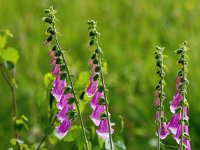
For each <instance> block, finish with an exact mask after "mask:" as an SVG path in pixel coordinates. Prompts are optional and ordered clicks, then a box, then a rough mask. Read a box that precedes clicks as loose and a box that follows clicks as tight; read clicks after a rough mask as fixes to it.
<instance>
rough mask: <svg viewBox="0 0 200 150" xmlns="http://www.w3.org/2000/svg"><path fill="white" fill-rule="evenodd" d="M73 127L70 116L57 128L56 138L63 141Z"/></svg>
mask: <svg viewBox="0 0 200 150" xmlns="http://www.w3.org/2000/svg"><path fill="white" fill-rule="evenodd" d="M70 127H71V120H70V119H69V117H68V116H66V117H65V119H64V120H63V121H62V122H61V124H60V125H59V126H58V127H56V130H55V131H56V136H57V137H58V138H59V139H62V138H63V137H64V136H65V135H66V134H67V132H68V131H69V128H70Z"/></svg>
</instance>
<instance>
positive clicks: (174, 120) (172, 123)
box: [167, 113, 181, 135]
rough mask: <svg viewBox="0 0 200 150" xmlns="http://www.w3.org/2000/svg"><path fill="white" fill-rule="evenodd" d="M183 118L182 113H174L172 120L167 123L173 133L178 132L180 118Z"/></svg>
mask: <svg viewBox="0 0 200 150" xmlns="http://www.w3.org/2000/svg"><path fill="white" fill-rule="evenodd" d="M180 119H181V114H180V113H179V114H173V115H172V118H171V120H170V122H169V123H168V125H167V128H168V129H169V130H170V131H171V133H172V134H174V135H175V134H176V132H177V130H178V127H179V124H178V122H179V120H180Z"/></svg>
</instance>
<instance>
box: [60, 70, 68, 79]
mask: <svg viewBox="0 0 200 150" xmlns="http://www.w3.org/2000/svg"><path fill="white" fill-rule="evenodd" d="M66 77H67V74H66V73H65V72H61V73H60V80H65V79H66Z"/></svg>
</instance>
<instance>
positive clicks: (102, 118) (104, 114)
mask: <svg viewBox="0 0 200 150" xmlns="http://www.w3.org/2000/svg"><path fill="white" fill-rule="evenodd" d="M100 119H101V120H105V119H108V116H107V115H106V113H102V114H101V116H100Z"/></svg>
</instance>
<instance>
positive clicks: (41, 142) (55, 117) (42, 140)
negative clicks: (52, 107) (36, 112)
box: [36, 112, 58, 150]
mask: <svg viewBox="0 0 200 150" xmlns="http://www.w3.org/2000/svg"><path fill="white" fill-rule="evenodd" d="M57 113H58V112H57ZM57 113H56V114H57ZM56 119H57V116H56V115H54V118H53V119H52V123H51V126H53V125H54V123H55V121H56ZM49 134H50V133H47V134H45V135H44V136H43V137H42V139H41V140H40V143H39V144H38V146H37V148H36V150H39V149H40V147H41V146H42V144H43V143H44V141H45V140H46V139H47V137H48V136H49Z"/></svg>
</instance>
